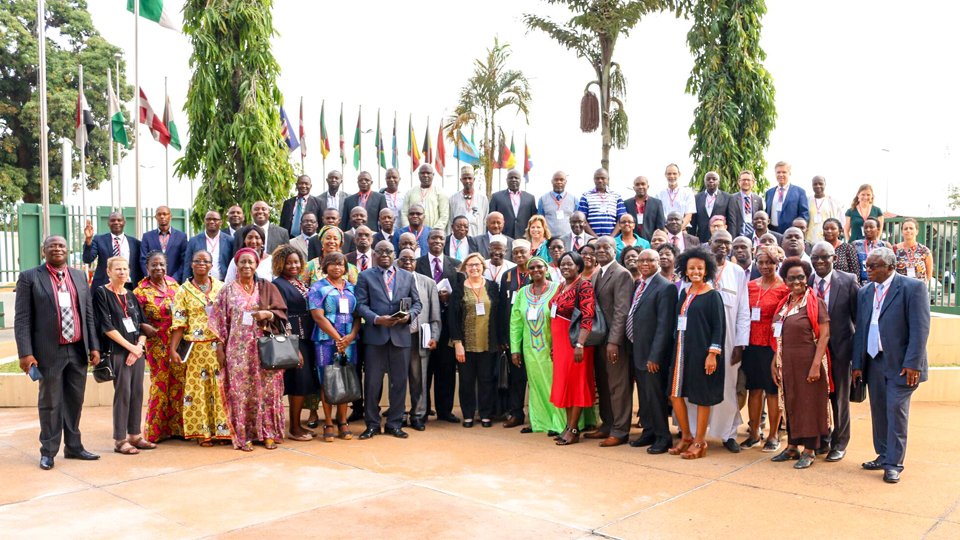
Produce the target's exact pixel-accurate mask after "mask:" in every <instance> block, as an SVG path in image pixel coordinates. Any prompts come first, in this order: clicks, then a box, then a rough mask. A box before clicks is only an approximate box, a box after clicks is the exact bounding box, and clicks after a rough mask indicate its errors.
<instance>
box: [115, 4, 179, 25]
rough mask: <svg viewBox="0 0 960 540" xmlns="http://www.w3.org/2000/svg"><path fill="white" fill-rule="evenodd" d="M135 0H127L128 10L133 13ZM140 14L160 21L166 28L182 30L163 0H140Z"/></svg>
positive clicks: (156, 21) (154, 20)
mask: <svg viewBox="0 0 960 540" xmlns="http://www.w3.org/2000/svg"><path fill="white" fill-rule="evenodd" d="M133 2H134V0H127V11H129V12H130V13H133V12H134V11H133ZM140 16H141V17H143V18H144V19H149V20H151V21H153V22H155V23H159V24H160V26H162V27H164V28H169V29H171V30H176V31H177V32H179V31H180V25H178V24H177V23H176V22H174V20H173V18H172V17H170V12H169V10H167V9H166V7H164V5H163V0H140Z"/></svg>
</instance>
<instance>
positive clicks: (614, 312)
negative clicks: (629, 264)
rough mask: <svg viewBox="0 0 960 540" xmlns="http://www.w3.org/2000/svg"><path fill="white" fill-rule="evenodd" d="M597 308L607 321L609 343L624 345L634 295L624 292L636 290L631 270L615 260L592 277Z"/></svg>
mask: <svg viewBox="0 0 960 540" xmlns="http://www.w3.org/2000/svg"><path fill="white" fill-rule="evenodd" d="M591 279H592V281H593V294H594V296H595V298H596V303H597V309H599V310H600V311H602V312H603V317H604V319H606V321H607V344H610V345H618V346H622V345H623V344H624V341H625V340H626V335H625V333H624V328H625V327H626V324H627V312H628V311H629V310H630V304H631V303H632V301H633V296H632V295H630V294H624V293H625V292H626V291H632V290H634V286H633V276H632V275H630V271H629V270H627V269H626V268H624V267H623V266H621V265H620V263H618V262H616V261H613V262H612V263H610V267H609V268H607V271H606V272H602V271H597V273H595V274H594V275H593V278H591Z"/></svg>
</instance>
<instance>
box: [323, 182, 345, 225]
mask: <svg viewBox="0 0 960 540" xmlns="http://www.w3.org/2000/svg"><path fill="white" fill-rule="evenodd" d="M341 185H343V175H342V174H340V171H336V170H334V171H330V172H328V173H327V189H326V191H324V192H323V193H321V194H320V196H318V197H317V199H319V200H320V213H319V214H317V215H318V216H323V212H324V210H326V209H327V208H333V209H334V210H336V211H337V216H338V217H339V216H344V215H346V214H347V212H346V211H345V210H344V209H343V206H344V203H345V202H346V200H347V194H346V193H344V191H343V190H342V189H340V186H341ZM338 223H339V222H338ZM324 225H326V223H324Z"/></svg>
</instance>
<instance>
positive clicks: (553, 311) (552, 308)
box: [550, 304, 557, 319]
mask: <svg viewBox="0 0 960 540" xmlns="http://www.w3.org/2000/svg"><path fill="white" fill-rule="evenodd" d="M556 316H557V305H556V304H554V305H552V306H550V318H551V319H552V318H554V317H556Z"/></svg>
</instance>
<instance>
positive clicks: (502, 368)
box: [497, 351, 510, 390]
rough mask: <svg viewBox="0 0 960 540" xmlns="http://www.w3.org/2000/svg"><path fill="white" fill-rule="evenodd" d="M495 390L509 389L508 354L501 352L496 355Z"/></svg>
mask: <svg viewBox="0 0 960 540" xmlns="http://www.w3.org/2000/svg"><path fill="white" fill-rule="evenodd" d="M497 369H498V370H499V371H498V373H497V390H506V389H508V388H510V353H508V352H506V351H501V352H500V354H499V355H497Z"/></svg>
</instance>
